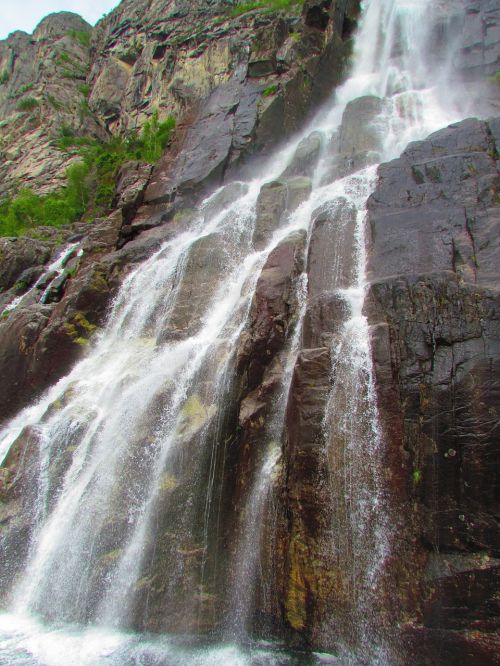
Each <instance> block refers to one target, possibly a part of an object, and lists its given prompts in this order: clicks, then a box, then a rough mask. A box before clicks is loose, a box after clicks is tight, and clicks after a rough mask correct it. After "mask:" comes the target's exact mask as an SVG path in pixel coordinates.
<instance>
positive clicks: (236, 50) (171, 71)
mask: <svg viewBox="0 0 500 666" xmlns="http://www.w3.org/2000/svg"><path fill="white" fill-rule="evenodd" d="M323 5H324V3H321V2H308V3H306V4H305V6H304V10H303V12H302V15H301V14H300V5H294V6H293V7H292V8H291V9H289V10H286V11H278V12H271V13H269V12H267V11H266V9H265V8H260V9H259V8H257V9H254V10H249V11H246V12H243V13H240V14H239V15H237V16H233V10H234V6H233V3H232V2H224V1H220V2H187V1H183V2H178V1H175V2H174V1H173V0H161V1H160V2H155V3H153V4H152V3H150V2H149V1H147V0H124V1H123V2H122V3H120V5H119V6H118V7H117V8H116V9H115V10H113V11H112V12H111V13H110V14H109V15H108V16H106V17H105V18H103V19H102V20H101V21H100V22H99V23H98V24H97V26H96V27H95V28H94V29H93V30H92V28H91V27H90V26H89V25H88V24H87V23H86V22H85V21H83V20H82V19H81V18H80V17H79V16H77V15H76V14H72V13H70V12H59V13H57V14H52V15H50V16H48V17H47V18H45V19H44V20H43V21H42V22H41V23H40V25H39V26H38V27H37V29H36V30H35V32H34V33H33V35H31V36H30V35H27V34H26V33H23V32H20V31H19V32H15V33H13V34H12V35H10V36H9V37H8V39H6V40H4V41H1V42H0V115H1V118H2V123H1V125H0V139H1V142H2V156H3V160H2V166H1V170H0V181H1V184H0V195H2V194H6V193H8V192H12V191H13V190H14V189H15V188H16V184H17V181H18V180H19V179H22V180H23V184H24V185H25V186H29V187H32V188H33V189H34V190H35V191H37V192H46V191H50V190H53V189H56V188H57V187H59V186H60V185H61V184H62V183H63V182H64V181H63V176H64V170H65V168H66V167H67V166H68V164H69V163H70V162H71V157H69V156H68V155H67V154H65V153H62V152H61V151H58V150H57V148H56V147H55V146H54V143H55V140H56V139H57V138H59V136H60V133H61V130H62V129H63V128H71V129H72V130H73V131H75V132H76V133H77V134H78V135H89V136H94V137H98V138H101V139H106V138H109V137H110V136H112V135H116V134H121V135H123V134H125V133H126V132H128V131H130V130H134V129H139V130H140V128H141V127H142V126H143V124H144V122H145V121H146V120H147V119H148V118H150V117H151V114H152V112H153V110H154V109H160V116H161V117H163V116H165V115H173V116H174V117H175V118H176V119H177V122H178V125H179V126H180V132H179V133H178V141H177V143H176V144H175V145H174V147H173V151H172V154H169V155H167V156H166V157H165V160H164V161H163V163H162V164H161V165H160V166H159V168H158V169H157V170H156V172H155V176H154V178H153V182H152V185H151V187H150V188H149V190H148V194H147V197H146V199H147V200H148V201H153V200H165V201H171V200H172V199H173V198H175V196H178V198H179V199H181V197H180V195H181V194H183V195H184V198H186V197H187V196H188V195H190V194H192V193H193V191H197V190H198V189H200V188H201V189H205V190H206V189H208V188H210V186H212V185H214V184H219V183H220V182H221V181H222V177H223V176H224V174H225V173H226V172H227V171H228V170H233V171H234V170H235V169H237V168H239V165H240V164H241V163H242V162H244V161H245V160H246V159H247V157H248V155H249V154H251V153H259V152H262V151H263V150H266V149H268V148H269V147H271V146H272V145H274V144H276V143H277V142H278V141H282V140H284V139H286V138H287V137H288V136H289V135H290V134H291V133H292V132H294V131H296V130H297V129H299V127H300V125H301V123H302V121H303V120H304V118H305V117H306V116H307V114H308V113H309V112H310V111H311V110H312V109H313V108H314V105H315V104H317V103H318V102H319V101H320V100H321V99H323V98H324V97H325V96H326V95H328V94H329V93H330V91H331V90H332V88H333V87H334V86H335V85H336V84H337V83H338V82H339V80H340V76H341V73H342V70H343V66H344V64H345V61H346V58H347V57H348V55H349V51H350V43H349V39H348V38H349V36H350V33H351V32H352V29H353V27H354V25H355V19H356V16H357V14H358V11H359V2H358V0H342V1H341V2H335V3H327V4H326V5H324V7H323ZM317 11H320V13H321V16H322V17H323V18H322V19H321V20H320V21H317V20H313V19H311V16H312V15H313V14H314V13H315V12H317ZM26 176H27V178H26ZM183 205H186V204H185V203H184V204H182V203H180V204H179V205H178V207H183Z"/></svg>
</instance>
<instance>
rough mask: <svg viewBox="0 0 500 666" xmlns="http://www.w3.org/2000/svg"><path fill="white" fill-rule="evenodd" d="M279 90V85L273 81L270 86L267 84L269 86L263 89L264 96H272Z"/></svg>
mask: <svg viewBox="0 0 500 666" xmlns="http://www.w3.org/2000/svg"><path fill="white" fill-rule="evenodd" d="M277 90H278V86H277V85H276V84H275V83H273V84H272V85H270V86H267V88H264V90H263V91H262V97H271V95H274V94H275V93H276V91H277Z"/></svg>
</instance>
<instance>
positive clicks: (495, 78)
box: [488, 70, 500, 86]
mask: <svg viewBox="0 0 500 666" xmlns="http://www.w3.org/2000/svg"><path fill="white" fill-rule="evenodd" d="M488 81H491V83H495V84H496V85H497V86H500V70H498V71H496V72H495V73H494V74H492V75H491V76H488Z"/></svg>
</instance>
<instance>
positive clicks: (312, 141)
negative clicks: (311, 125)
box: [281, 132, 322, 178]
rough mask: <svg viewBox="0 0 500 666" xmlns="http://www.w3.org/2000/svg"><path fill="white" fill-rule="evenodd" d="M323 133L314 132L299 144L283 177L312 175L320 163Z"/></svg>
mask: <svg viewBox="0 0 500 666" xmlns="http://www.w3.org/2000/svg"><path fill="white" fill-rule="evenodd" d="M321 141H322V135H321V134H320V133H319V132H313V133H312V134H310V135H309V136H308V137H306V138H305V139H302V141H301V142H300V143H299V145H298V146H297V150H296V151H295V154H294V156H293V158H292V161H291V162H290V164H289V165H288V166H287V168H286V169H285V171H284V172H283V174H282V176H281V177H282V178H286V177H289V176H310V177H311V176H312V175H313V172H314V169H315V167H316V165H317V163H318V159H319V153H320V150H321Z"/></svg>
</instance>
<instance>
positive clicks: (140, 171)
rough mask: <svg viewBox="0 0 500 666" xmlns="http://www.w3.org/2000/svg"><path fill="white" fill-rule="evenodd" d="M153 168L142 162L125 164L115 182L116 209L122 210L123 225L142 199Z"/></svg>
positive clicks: (132, 215) (133, 213) (130, 217)
mask: <svg viewBox="0 0 500 666" xmlns="http://www.w3.org/2000/svg"><path fill="white" fill-rule="evenodd" d="M152 169H153V167H152V166H151V165H150V164H145V163H143V162H127V163H126V164H124V165H123V166H122V168H121V169H120V172H119V174H118V176H117V181H116V197H117V201H116V208H121V209H122V214H123V219H124V224H126V223H127V222H128V221H129V220H131V219H132V218H133V217H134V215H135V213H136V211H137V209H138V208H139V206H140V205H141V204H142V201H143V199H144V192H145V190H146V187H147V184H148V182H149V178H150V176H151V171H152Z"/></svg>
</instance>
